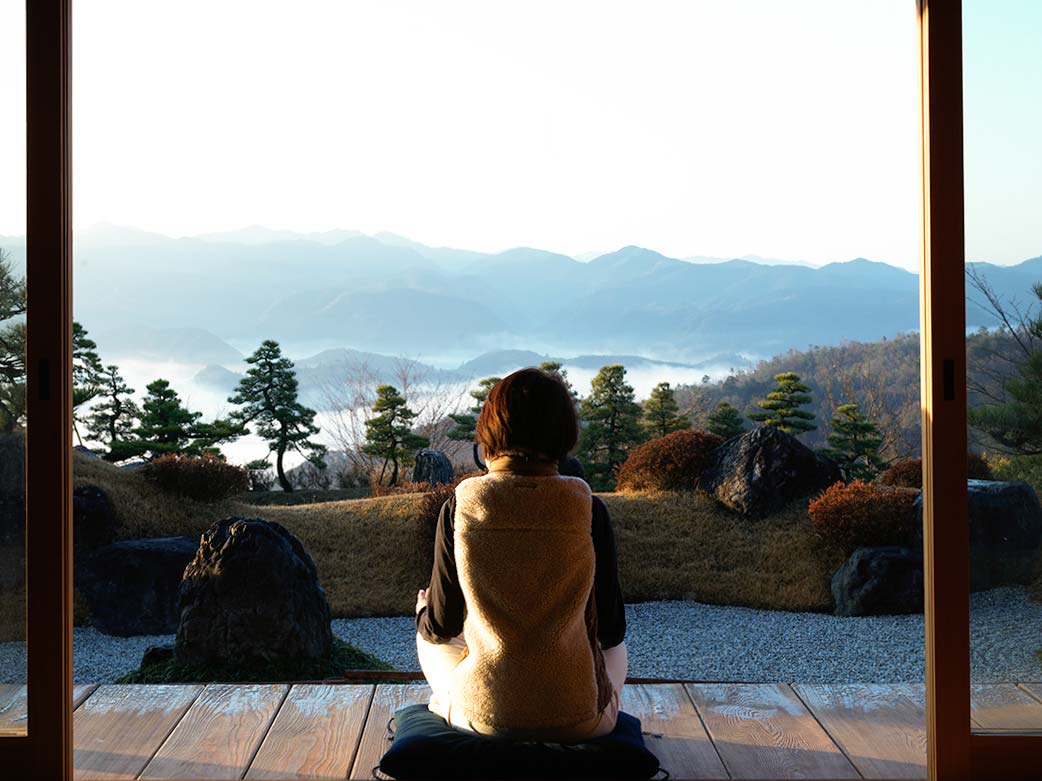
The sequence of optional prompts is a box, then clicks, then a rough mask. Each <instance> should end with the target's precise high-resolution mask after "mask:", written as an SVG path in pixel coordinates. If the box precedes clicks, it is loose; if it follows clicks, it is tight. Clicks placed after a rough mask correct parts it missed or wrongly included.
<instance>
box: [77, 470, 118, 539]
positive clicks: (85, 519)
mask: <svg viewBox="0 0 1042 781" xmlns="http://www.w3.org/2000/svg"><path fill="white" fill-rule="evenodd" d="M117 525H118V522H117V521H116V511H115V510H114V509H113V508H112V502H110V501H109V498H108V496H107V495H106V494H105V492H104V491H102V490H101V489H100V488H98V487H97V486H96V485H81V486H79V487H77V488H74V489H73V491H72V539H73V542H74V543H75V545H76V552H77V554H78V555H81V556H82V555H84V554H85V553H86V552H87V551H92V550H94V549H96V548H100V547H102V546H104V545H109V544H111V543H112V541H113V540H115V539H116V527H117Z"/></svg>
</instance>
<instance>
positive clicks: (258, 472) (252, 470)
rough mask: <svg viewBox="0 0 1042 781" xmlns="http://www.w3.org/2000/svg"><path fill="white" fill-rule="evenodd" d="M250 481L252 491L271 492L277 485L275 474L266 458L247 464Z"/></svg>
mask: <svg viewBox="0 0 1042 781" xmlns="http://www.w3.org/2000/svg"><path fill="white" fill-rule="evenodd" d="M246 471H247V473H248V476H249V479H250V490H251V491H270V490H271V489H272V487H273V486H274V485H275V472H274V470H272V468H271V464H269V463H268V460H267V459H265V458H258V459H255V460H253V461H250V462H249V463H248V464H246Z"/></svg>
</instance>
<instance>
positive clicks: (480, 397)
mask: <svg viewBox="0 0 1042 781" xmlns="http://www.w3.org/2000/svg"><path fill="white" fill-rule="evenodd" d="M497 382H499V377H486V378H485V379H483V380H482V381H481V382H479V383H478V387H477V388H475V389H474V390H472V391H471V392H470V397H471V398H472V399H474V401H476V402H477V404H475V405H474V406H473V407H471V408H470V412H463V413H457V414H451V415H449V417H450V418H452V422H453V423H455V424H456V425H455V426H453V427H452V428H451V429H449V432H448V437H449V439H455V440H463V441H471V440H473V439H474V431H475V429H476V427H477V425H478V415H480V414H481V408H482V407H483V406H484V405H485V399H487V398H488V394H489V392H491V390H492V386H493V385H495V384H496V383H497Z"/></svg>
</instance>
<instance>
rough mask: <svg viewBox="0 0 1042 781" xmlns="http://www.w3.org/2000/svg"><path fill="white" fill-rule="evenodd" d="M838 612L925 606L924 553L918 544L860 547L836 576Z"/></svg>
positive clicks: (834, 597)
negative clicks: (915, 545)
mask: <svg viewBox="0 0 1042 781" xmlns="http://www.w3.org/2000/svg"><path fill="white" fill-rule="evenodd" d="M832 600H833V602H834V604H835V613H836V615H837V616H882V615H901V614H904V613H921V612H922V610H923V554H922V551H920V550H915V549H914V548H901V547H898V546H886V547H880V548H858V549H857V550H856V551H854V553H853V554H852V555H851V556H850V558H849V559H847V560H846V561H845V562H844V563H843V566H841V567H840V568H839V569H838V570H837V571H836V574H835V575H833V576H832Z"/></svg>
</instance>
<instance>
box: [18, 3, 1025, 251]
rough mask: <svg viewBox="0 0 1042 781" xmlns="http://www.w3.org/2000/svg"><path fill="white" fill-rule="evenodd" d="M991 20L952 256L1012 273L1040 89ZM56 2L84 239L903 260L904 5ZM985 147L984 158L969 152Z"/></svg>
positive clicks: (909, 81)
mask: <svg viewBox="0 0 1042 781" xmlns="http://www.w3.org/2000/svg"><path fill="white" fill-rule="evenodd" d="M22 5H23V4H22V3H21V2H19V1H18V0H8V2H5V3H3V4H0V38H2V39H3V40H2V41H0V44H2V45H0V101H2V105H4V106H5V107H10V106H15V107H16V108H17V107H20V106H21V105H22V104H23V101H24V92H23V74H24V71H23V70H22V63H21V60H20V58H21V57H22V56H23V49H22V45H21V41H20V39H19V38H18V37H17V35H15V36H13V39H12V32H11V31H18V30H20V29H21V24H22V23H21V21H20V14H21V13H22V10H23V9H22ZM989 6H990V7H991V8H1000V7H1002V6H1001V5H999V4H995V3H988V4H986V3H983V2H982V0H968V2H967V17H968V19H969V20H970V21H971V22H973V23H974V24H975V25H976V26H975V27H974V28H973V29H974V30H980V31H981V34H980V35H979V36H978V38H976V39H975V38H973V36H972V35H968V36H967V57H968V58H969V60H968V62H969V65H970V67H969V68H968V74H969V75H968V77H967V85H968V91H969V89H970V88H971V86H973V85H977V87H979V91H980V93H981V95H983V96H986V99H985V98H982V99H981V101H980V102H979V103H974V102H973V101H972V100H971V99H970V98H971V95H970V94H969V92H968V99H967V112H968V113H967V116H968V121H967V129H968V135H967V163H968V164H967V183H968V205H969V208H970V223H969V225H970V230H969V237H968V247H969V254H970V256H971V257H974V258H979V259H989V260H994V261H999V262H1016V261H1019V260H1023V259H1024V258H1027V257H1030V256H1032V255H1038V254H1042V235H1039V234H1040V233H1042V231H1039V230H1038V228H1037V220H1035V219H1034V216H1035V215H1037V214H1038V213H1039V206H1040V205H1042V184H1039V181H1040V180H1042V175H1039V176H1033V175H1032V171H1033V170H1034V173H1042V172H1040V171H1038V169H1037V167H1036V168H1035V169H1031V167H1030V166H1025V165H1024V154H1025V151H1024V150H1025V149H1029V150H1030V149H1031V145H1032V144H1033V145H1034V159H1035V160H1036V161H1037V160H1039V159H1042V154H1040V153H1042V142H1040V141H1038V140H1037V138H1036V136H1037V134H1038V127H1039V126H1040V125H1039V120H1040V119H1042V117H1040V111H1042V110H1040V109H1038V108H1037V105H1035V106H1033V107H1031V108H1025V109H1023V110H1022V111H1021V113H1020V114H1019V115H1016V116H1014V117H1013V119H1015V120H1016V122H1015V123H1004V122H1002V121H1001V117H1002V116H1003V115H1002V111H1003V110H1005V111H1007V112H1009V107H1010V106H1014V105H1020V104H1023V103H1024V95H1025V91H1027V92H1026V94H1028V95H1036V96H1037V89H1038V88H1037V87H1033V86H1031V85H1032V79H1033V78H1034V77H1035V76H1038V77H1039V78H1042V57H1040V56H1039V55H1037V54H1036V53H1035V51H1034V47H1033V44H1032V41H1034V40H1037V36H1038V33H1039V32H1042V24H1039V25H1036V26H1034V28H1032V25H1031V24H1028V25H1024V24H1023V23H1019V24H1010V23H1008V21H1007V22H1006V23H1000V22H1002V20H998V22H996V20H995V19H989V18H983V17H987V15H988V11H986V10H982V9H986V8H987V7H989ZM1009 6H1013V7H1015V6H1021V7H1022V9H1024V10H1025V11H1026V12H1027V13H1029V14H1030V15H1032V16H1033V17H1034V21H1039V20H1040V19H1042V15H1040V14H1039V13H1038V10H1037V9H1038V8H1039V7H1040V6H1042V3H1038V4H1035V5H1034V8H1032V2H1031V0H1016V2H1011V3H1010V4H1009ZM1009 6H1007V7H1009ZM74 8H75V14H76V15H75V19H74V69H75V70H74V114H73V117H74V172H75V173H74V175H75V178H74V187H75V190H74V199H75V200H74V204H75V210H74V214H75V224H76V226H77V227H85V226H89V225H91V224H93V223H96V222H99V221H109V222H114V223H118V224H127V225H135V226H138V227H142V228H146V229H149V230H156V231H159V232H162V233H167V234H171V235H186V234H196V233H204V232H210V231H217V230H226V229H234V228H239V227H242V226H245V225H251V224H261V225H265V226H268V227H272V228H288V229H293V230H300V231H312V230H326V229H332V228H352V229H357V230H362V231H365V232H375V231H379V230H391V231H394V232H397V233H401V234H404V235H406V236H409V237H411V238H414V239H416V240H418V241H422V242H424V243H428V244H433V245H450V246H459V247H467V248H472V249H479V250H501V249H505V248H508V247H512V246H518V245H527V246H537V247H542V248H545V249H551V250H556V251H560V252H566V253H581V252H586V251H591V250H604V251H607V250H612V249H616V248H618V247H620V246H622V245H626V244H639V245H643V246H647V247H651V248H654V249H657V250H659V251H661V252H664V253H666V254H669V255H676V256H683V255H714V256H734V255H742V254H746V253H756V254H759V255H763V256H767V257H776V258H786V259H792V260H798V259H802V260H809V261H812V262H827V261H832V260H846V259H849V258H852V257H855V256H858V255H861V256H865V257H869V258H872V259H875V260H882V261H886V262H889V263H894V264H896V265H902V266H905V267H908V268H914V266H915V264H916V262H917V260H916V253H917V247H918V240H917V230H918V228H917V219H916V213H917V198H918V195H917V150H918V146H917V145H918V139H917V114H916V111H917V107H916V99H917V95H916V80H915V73H916V49H915V17H914V14H915V4H914V2H912V0H794V1H793V2H779V1H778V0H758V1H754V0H742V2H734V1H733V0H718V1H716V2H710V1H708V0H705V1H702V2H699V1H698V0H676V1H667V0H641V1H640V2H637V1H636V0H626V1H625V2H615V1H613V0H592V1H591V0H554V1H553V2H546V1H545V0H525V1H524V2H520V1H519V0H517V1H514V2H490V1H489V0H478V1H476V2H459V1H456V0H436V1H432V0H422V1H419V2H406V1H404V0H380V2H365V3H363V2H301V1H299V0H297V1H295V2H292V3H287V2H258V1H257V0H254V1H253V2H232V1H231V0H207V1H206V2H195V1H191V2H188V1H182V2H177V3H172V2H156V1H145V0H131V1H128V2H111V1H109V0H83V1H81V2H77V3H75V4H74ZM974 14H976V15H977V16H976V17H975V16H974ZM975 19H976V21H974V20H975ZM1025 28H1026V30H1027V32H1025ZM1032 29H1033V30H1034V32H1033V33H1031V30H1032ZM9 39H10V40H9ZM992 39H994V40H992ZM1018 46H1020V49H1019V50H1018V48H1017V47H1018ZM1018 51H1019V55H1018V54H1017V52H1018ZM974 58H978V59H979V60H980V61H981V62H982V63H985V64H984V65H981V66H980V67H979V68H977V69H976V70H974V68H976V62H977V60H976V59H974ZM1004 58H1005V59H1004ZM1032 68H1034V69H1035V70H1034V71H1032V70H1031V69H1032ZM970 71H972V73H970ZM996 81H1001V82H1002V84H1003V85H1004V90H1003V91H1000V92H998V93H996V90H995V89H994V86H995V82H996ZM1035 83H1037V80H1036V81H1035ZM989 101H990V102H989ZM1034 103H1035V104H1037V103H1038V101H1037V100H1036V101H1034ZM978 106H979V114H978V116H979V117H985V118H986V120H987V121H982V122H976V123H975V122H974V121H973V117H972V116H971V113H970V112H971V110H976V107H978ZM1024 112H1027V113H1026V114H1025V113H1024ZM8 114H9V116H10V112H8ZM14 116H15V117H16V118H17V117H19V116H24V115H22V114H20V113H19V112H18V111H15V112H14ZM1025 122H1030V123H1033V124H1029V125H1028V127H1031V128H1033V130H1032V131H1031V132H1030V133H1028V132H1027V128H1025V127H1023V123H1025ZM1010 124H1015V125H1016V127H1018V128H1021V131H1022V132H1021V134H1020V135H1011V134H1010V133H1009V132H1008V127H1009V125H1010ZM23 143H24V125H23V124H22V122H17V121H16V122H3V123H0V234H4V233H13V234H20V233H23V232H24V175H23V169H22V166H23V164H24V163H23V158H22V154H23V151H22V150H23V146H22V145H23ZM974 144H977V146H976V147H974ZM996 147H997V151H995V152H994V154H995V155H997V156H998V159H999V160H1000V162H1001V163H1002V164H1001V165H993V164H988V163H979V162H977V161H979V160H982V159H984V160H987V159H991V158H986V157H985V156H984V155H980V154H978V156H977V158H974V157H973V154H972V153H974V150H975V149H977V150H980V149H982V148H986V149H987V150H988V152H989V154H992V149H993V148H996ZM1025 169H1026V171H1025ZM974 187H976V188H977V189H976V190H974V189H973V188H974ZM1012 196H1015V197H1012Z"/></svg>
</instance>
